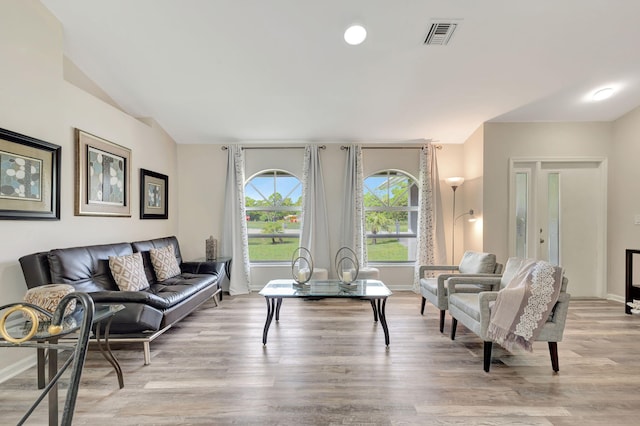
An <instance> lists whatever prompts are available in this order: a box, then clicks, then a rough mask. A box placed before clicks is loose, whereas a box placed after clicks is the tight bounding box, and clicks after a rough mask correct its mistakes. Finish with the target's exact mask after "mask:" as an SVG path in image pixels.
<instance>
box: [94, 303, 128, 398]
mask: <svg viewBox="0 0 640 426" xmlns="http://www.w3.org/2000/svg"><path fill="white" fill-rule="evenodd" d="M112 320H113V316H111V317H109V321H107V326H106V327H105V330H104V347H103V345H102V339H100V325H101V324H100V323H98V324H96V343H98V349H100V353H101V354H102V356H103V357H104V359H106V360H107V361H109V364H111V365H112V366H113V369H114V370H115V372H116V375H117V376H118V385H119V386H120V389H122V388H123V387H124V378H123V377H122V368H120V363H119V362H118V359H117V358H116V356H115V355H114V354H113V352H111V346H110V345H109V329H110V327H111V321H112ZM105 347H106V350H105Z"/></svg>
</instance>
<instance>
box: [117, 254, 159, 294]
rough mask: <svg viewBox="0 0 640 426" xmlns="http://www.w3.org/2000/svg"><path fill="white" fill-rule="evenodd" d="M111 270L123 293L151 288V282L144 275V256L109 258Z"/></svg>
mask: <svg viewBox="0 0 640 426" xmlns="http://www.w3.org/2000/svg"><path fill="white" fill-rule="evenodd" d="M109 269H111V275H113V278H114V279H115V280H116V284H117V285H118V288H120V290H122V291H138V290H144V289H145V288H149V281H147V276H146V275H145V273H144V266H143V264H142V255H141V254H140V253H133V254H130V255H127V256H118V257H116V256H109Z"/></svg>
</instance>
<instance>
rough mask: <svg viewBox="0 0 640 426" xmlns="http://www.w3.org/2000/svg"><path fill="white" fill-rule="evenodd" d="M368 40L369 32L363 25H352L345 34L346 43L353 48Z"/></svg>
mask: <svg viewBox="0 0 640 426" xmlns="http://www.w3.org/2000/svg"><path fill="white" fill-rule="evenodd" d="M365 38H367V30H365V29H364V27H363V26H362V25H352V26H350V27H349V28H347V30H346V31H345V32H344V41H346V42H347V43H349V44H350V45H352V46H355V45H358V44H360V43H362V42H363V41H364V39H365Z"/></svg>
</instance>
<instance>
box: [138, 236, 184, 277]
mask: <svg viewBox="0 0 640 426" xmlns="http://www.w3.org/2000/svg"><path fill="white" fill-rule="evenodd" d="M168 245H172V246H173V251H174V254H175V256H176V262H178V265H182V255H181V254H180V245H179V244H178V239H177V238H176V237H174V236H171V237H163V238H154V239H153V240H144V241H135V242H133V243H131V247H132V248H133V251H137V252H140V253H142V260H143V262H144V270H145V272H146V273H147V280H148V281H149V284H153V283H155V282H157V281H159V280H158V279H157V278H156V273H155V271H154V270H153V265H152V264H151V256H150V254H149V250H151V249H152V248H156V249H158V248H162V247H166V246H168Z"/></svg>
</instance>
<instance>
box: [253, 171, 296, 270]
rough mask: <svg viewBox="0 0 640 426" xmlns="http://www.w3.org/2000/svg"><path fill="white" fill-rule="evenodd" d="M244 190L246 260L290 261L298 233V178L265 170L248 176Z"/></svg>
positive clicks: (283, 172)
mask: <svg viewBox="0 0 640 426" xmlns="http://www.w3.org/2000/svg"><path fill="white" fill-rule="evenodd" d="M244 191H245V207H246V211H247V218H246V219H247V231H248V234H249V259H250V261H251V262H272V261H290V260H291V254H292V253H293V251H294V250H295V249H296V248H297V247H298V243H299V237H300V222H301V213H302V183H301V182H300V179H298V178H297V177H295V176H293V175H292V174H290V173H287V172H285V171H281V170H269V171H266V172H262V173H260V174H258V175H256V176H254V177H252V178H251V179H249V180H248V181H247V183H246V184H245V188H244Z"/></svg>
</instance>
